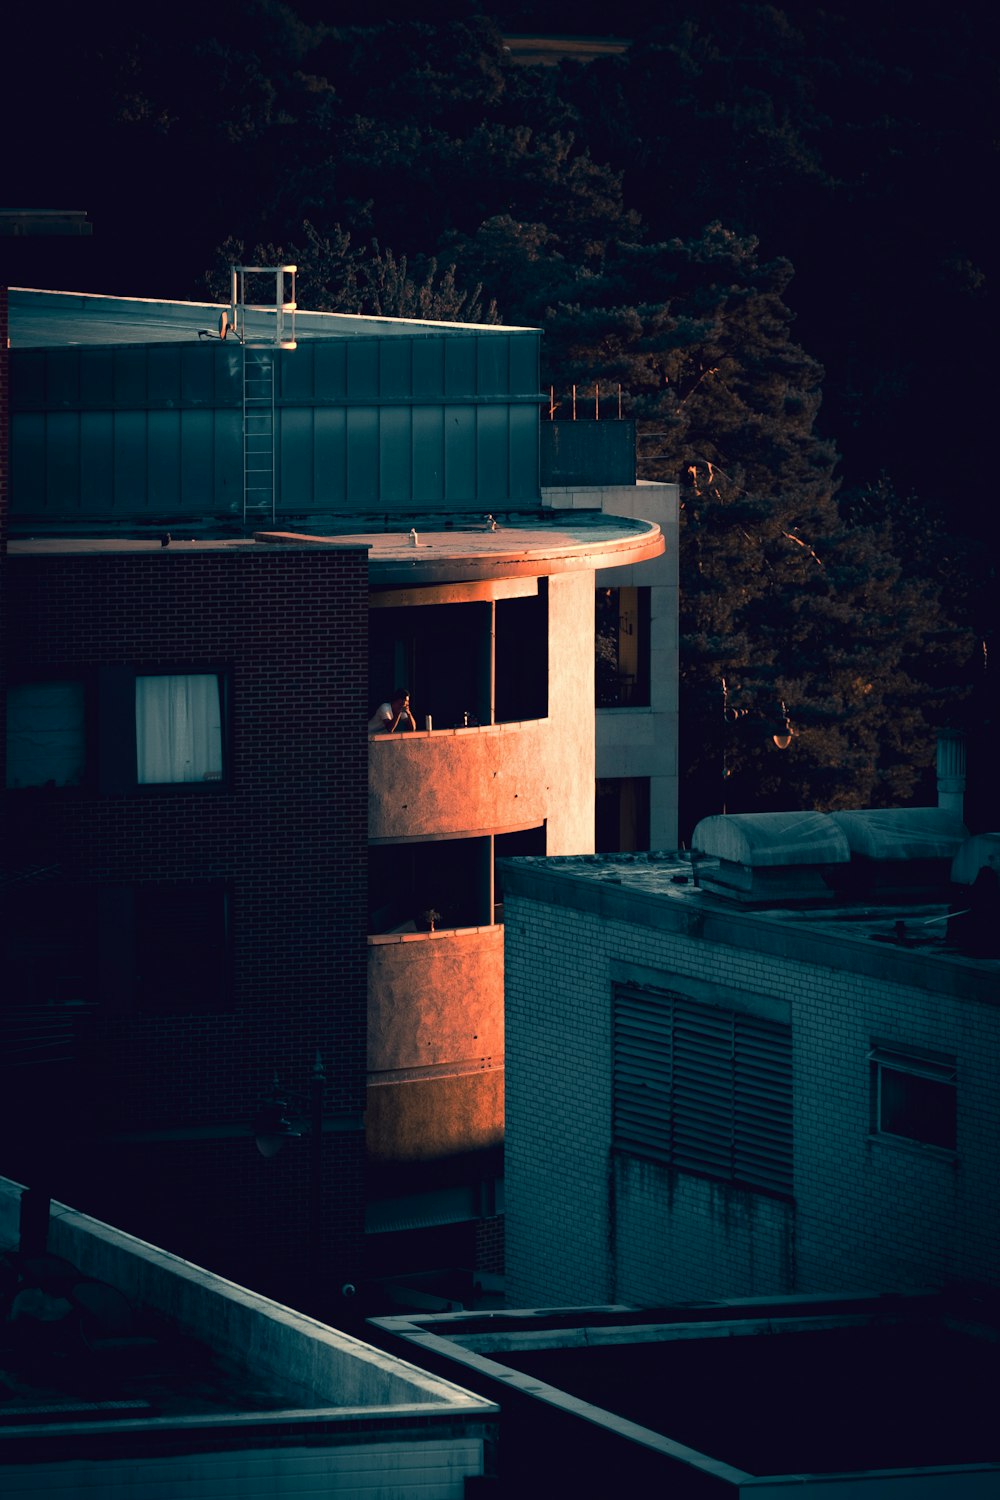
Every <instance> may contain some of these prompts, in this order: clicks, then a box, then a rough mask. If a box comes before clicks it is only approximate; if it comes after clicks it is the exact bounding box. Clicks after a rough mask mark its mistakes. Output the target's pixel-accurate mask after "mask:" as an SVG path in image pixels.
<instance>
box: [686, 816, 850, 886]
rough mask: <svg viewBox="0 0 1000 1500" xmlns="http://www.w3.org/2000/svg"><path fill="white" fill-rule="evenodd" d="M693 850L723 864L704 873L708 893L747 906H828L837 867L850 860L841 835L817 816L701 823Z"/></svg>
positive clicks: (734, 818) (706, 820)
mask: <svg viewBox="0 0 1000 1500" xmlns="http://www.w3.org/2000/svg"><path fill="white" fill-rule="evenodd" d="M691 847H692V849H694V850H696V851H697V852H698V853H700V854H712V855H715V856H716V858H717V859H718V861H719V865H718V868H717V869H715V868H711V869H710V868H703V869H702V871H701V873H700V877H699V878H700V882H701V885H702V886H703V887H704V889H705V890H713V891H716V892H717V893H718V894H719V895H723V896H728V897H730V899H732V900H736V901H746V902H762V901H765V902H773V901H780V902H789V901H793V902H799V901H815V900H825V901H828V900H829V899H830V888H831V884H832V877H833V873H834V871H835V868H836V867H837V866H839V865H846V864H847V863H848V862H849V860H850V857H851V852H850V848H849V847H848V843H847V839H846V837H845V836H844V833H843V831H842V830H841V829H840V828H838V827H837V825H836V824H835V823H834V822H833V821H832V820H831V819H830V818H829V817H827V816H826V814H825V813H815V812H784V813H735V814H726V813H723V814H720V815H719V816H717V817H713V818H703V819H702V820H701V822H700V823H699V824H698V826H697V827H696V828H695V830H694V833H693V835H692V837H691Z"/></svg>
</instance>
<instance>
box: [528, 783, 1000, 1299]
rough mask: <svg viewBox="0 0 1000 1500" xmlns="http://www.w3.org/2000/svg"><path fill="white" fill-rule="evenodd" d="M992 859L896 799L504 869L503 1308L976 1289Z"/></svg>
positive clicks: (989, 1033)
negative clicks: (670, 844)
mask: <svg viewBox="0 0 1000 1500" xmlns="http://www.w3.org/2000/svg"><path fill="white" fill-rule="evenodd" d="M996 859H997V852H996V841H995V837H986V836H979V837H978V838H976V839H973V840H966V837H965V829H964V826H963V824H962V822H961V819H960V817H958V815H957V814H954V813H949V812H948V811H946V810H942V809H905V810H901V811H898V812H892V811H890V812H870V813H869V812H856V813H839V814H832V815H829V816H824V815H821V814H768V815H758V816H744V817H728V818H727V817H722V818H710V819H706V820H705V821H704V822H703V823H702V824H700V825H699V828H698V830H697V832H696V836H695V859H694V862H693V863H692V861H691V859H689V858H683V859H682V858H679V857H677V856H674V855H669V854H667V855H659V854H650V855H648V856H647V855H638V856H632V857H629V856H624V855H621V856H608V857H605V858H600V857H592V858H577V859H572V858H570V859H557V860H547V861H541V860H518V861H512V862H511V864H510V865H508V866H505V868H504V871H503V879H504V885H505V891H506V898H505V902H506V904H505V915H506V925H505V936H506V947H507V952H506V969H505V972H506V983H507V994H506V1017H507V1054H508V1068H507V1119H508V1127H509V1134H508V1151H507V1274H508V1283H507V1291H508V1305H511V1306H538V1305H552V1304H554V1303H555V1304H564V1303H577V1302H585V1301H589V1302H605V1301H624V1302H628V1303H631V1304H636V1305H646V1306H653V1305H658V1304H662V1303H665V1302H668V1301H669V1302H672V1301H675V1300H678V1299H693V1298H706V1297H749V1296H772V1295H779V1294H789V1293H794V1292H817V1293H829V1292H841V1291H844V1292H849V1291H854V1290H858V1289H865V1288H876V1289H878V1290H879V1291H893V1292H899V1291H905V1290H908V1289H911V1288H915V1287H928V1286H937V1287H940V1286H946V1285H950V1284H954V1283H962V1284H972V1285H975V1284H988V1285H991V1286H993V1287H995V1286H996V1285H997V1283H998V1267H1000V1200H998V1193H997V1180H998V1172H997V1163H998V1153H1000V1114H998V1101H997V1092H996V1087H995V1073H996V1059H997V1056H998V1050H1000V954H998V950H997V942H996V932H997V930H998V926H997V915H998V914H997V903H996V870H995V863H996ZM991 862H992V863H991ZM949 873H952V881H950V880H949ZM977 890H978V892H979V895H978V896H977V894H976V892H977ZM977 903H978V915H977ZM970 920H972V921H974V926H973V929H972V930H971V931H970V930H969V929H968V928H967V927H966V925H965V924H967V923H968V922H969V921H970Z"/></svg>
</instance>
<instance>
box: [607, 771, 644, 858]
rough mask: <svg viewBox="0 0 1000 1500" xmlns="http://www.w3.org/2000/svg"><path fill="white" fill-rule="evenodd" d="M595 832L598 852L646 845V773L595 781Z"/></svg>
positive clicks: (623, 849) (625, 851) (609, 851)
mask: <svg viewBox="0 0 1000 1500" xmlns="http://www.w3.org/2000/svg"><path fill="white" fill-rule="evenodd" d="M594 833H595V847H596V849H597V852H598V854H622V853H629V852H632V851H634V850H637V849H648V848H649V777H648V776H623V777H613V778H612V777H606V778H603V779H599V780H598V782H597V803H596V813H595V819H594Z"/></svg>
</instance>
